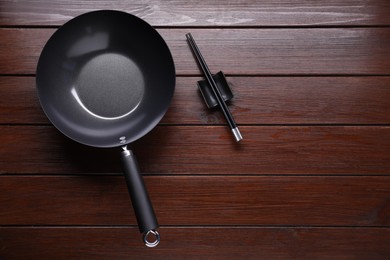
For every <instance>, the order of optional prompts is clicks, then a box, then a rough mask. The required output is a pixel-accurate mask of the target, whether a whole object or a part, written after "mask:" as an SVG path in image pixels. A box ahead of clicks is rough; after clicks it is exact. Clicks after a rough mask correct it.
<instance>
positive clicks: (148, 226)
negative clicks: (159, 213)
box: [122, 148, 160, 247]
mask: <svg viewBox="0 0 390 260" xmlns="http://www.w3.org/2000/svg"><path fill="white" fill-rule="evenodd" d="M122 161H123V167H124V175H125V179H126V184H127V189H128V190H129V194H130V198H131V202H132V204H133V208H134V212H135V216H136V218H137V222H138V227H139V230H140V232H141V233H143V234H144V238H143V239H144V242H145V244H146V246H148V247H154V246H156V245H157V244H158V243H159V241H160V236H159V234H158V232H157V231H155V230H156V229H157V228H158V223H157V218H156V215H155V213H154V210H153V206H152V203H151V201H150V198H149V195H148V192H147V190H146V187H145V184H144V181H143V178H142V175H141V173H140V171H139V167H138V163H137V160H136V159H135V156H134V154H133V152H132V151H130V150H127V149H126V148H123V151H122ZM150 234H153V235H154V236H155V241H153V242H149V240H148V236H149V235H150Z"/></svg>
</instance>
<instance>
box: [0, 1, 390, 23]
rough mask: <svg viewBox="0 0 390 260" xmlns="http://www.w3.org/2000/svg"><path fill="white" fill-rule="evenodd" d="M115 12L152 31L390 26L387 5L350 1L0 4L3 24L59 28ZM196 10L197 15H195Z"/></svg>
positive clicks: (378, 2)
mask: <svg viewBox="0 0 390 260" xmlns="http://www.w3.org/2000/svg"><path fill="white" fill-rule="evenodd" d="M98 9H116V10H122V11H126V12H129V13H131V14H134V15H137V16H138V17H140V18H143V19H145V20H146V21H147V22H149V23H151V24H152V25H154V26H335V25H355V26H357V25H379V26H380V25H389V24H390V19H389V16H388V13H389V12H390V7H389V4H388V2H387V1H386V0H376V1H367V0H360V1H352V0H344V1H340V0H327V1H321V2H318V1H312V0H306V1H299V2H296V1H294V2H286V1H280V0H278V1H272V0H267V1H255V0H251V1H234V2H232V3H227V2H226V1H222V0H218V1H210V2H207V3H206V2H204V3H203V2H191V1H183V0H179V1H161V0H149V1H145V0H143V1H137V2H132V1H119V0H115V1H109V2H107V1H101V0H100V1H96V0H95V1H84V2H80V1H74V0H72V1H60V0H52V1H49V2H47V1H42V0H38V1H37V0H35V1H33V2H31V1H26V0H24V1H10V0H3V1H1V2H0V25H2V26H13V25H18V26H20V25H34V26H37V25H39V26H47V25H61V24H63V23H64V22H66V21H68V20H69V19H71V18H73V17H75V16H77V15H80V14H82V13H85V12H88V11H92V10H98ZM194 10H195V11H194Z"/></svg>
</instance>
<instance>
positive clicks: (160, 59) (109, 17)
mask: <svg viewBox="0 0 390 260" xmlns="http://www.w3.org/2000/svg"><path fill="white" fill-rule="evenodd" d="M36 86H37V90H38V96H39V100H40V103H41V106H42V108H43V110H44V112H45V114H46V115H47V117H48V118H49V120H50V121H51V122H52V123H53V125H54V126H55V127H56V128H57V129H58V130H60V131H61V132H62V133H63V134H65V135H66V136H68V137H69V138H71V139H73V140H75V141H77V142H79V143H82V144H85V145H89V146H94V147H122V152H121V154H122V158H123V164H124V175H125V179H126V183H127V186H128V190H129V194H130V197H131V200H132V204H133V208H134V211H135V215H136V217H137V222H138V226H139V229H140V232H141V233H143V234H144V236H143V239H144V242H145V244H146V245H147V246H149V247H153V246H155V245H157V244H158V242H159V241H160V236H159V234H158V232H157V231H156V229H157V227H158V223H157V219H156V216H155V213H154V210H153V207H152V204H151V202H150V199H149V196H148V193H147V191H146V189H145V185H144V183H143V179H142V176H141V174H140V172H139V169H138V166H137V162H136V160H135V158H134V155H133V153H132V151H131V150H128V149H127V144H129V143H131V142H133V141H135V140H137V139H139V138H141V137H142V136H144V135H145V134H147V133H148V132H149V131H150V130H152V129H153V128H154V127H155V126H156V125H157V124H158V122H159V121H160V120H161V118H162V117H163V116H164V114H165V112H166V111H167V108H168V106H169V104H170V102H171V99H172V96H173V93H174V88H175V67H174V62H173V59H172V55H171V53H170V51H169V49H168V46H167V45H166V43H165V41H164V40H163V38H162V37H161V36H160V35H159V34H158V33H157V31H156V30H154V29H153V28H152V27H151V26H150V25H149V24H147V23H146V22H145V21H143V20H141V19H140V18H137V17H135V16H133V15H130V14H128V13H124V12H120V11H111V10H103V11H94V12H90V13H86V14H83V15H80V16H78V17H76V18H74V19H72V20H70V21H69V22H67V23H65V24H64V25H63V26H61V27H60V28H59V29H58V30H57V31H56V32H55V33H54V34H53V35H52V37H51V38H50V39H49V41H48V42H47V43H46V45H45V47H44V48H43V50H42V53H41V55H40V58H39V61H38V66H37V71H36ZM149 234H153V235H154V236H153V237H152V235H149ZM148 236H149V238H148ZM151 238H152V240H153V241H152V242H150V240H151Z"/></svg>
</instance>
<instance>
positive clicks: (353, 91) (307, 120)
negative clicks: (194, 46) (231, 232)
mask: <svg viewBox="0 0 390 260" xmlns="http://www.w3.org/2000/svg"><path fill="white" fill-rule="evenodd" d="M200 79H201V78H200V77H178V78H177V83H176V90H175V96H174V98H173V101H172V104H171V106H170V108H169V110H168V113H167V114H166V116H165V117H164V119H163V120H162V122H161V123H162V124H205V125H209V124H225V123H226V121H225V118H224V117H223V115H222V113H221V112H220V111H219V110H209V109H207V107H206V105H205V104H204V102H203V99H202V97H201V95H200V93H199V91H198V89H197V87H196V82H197V81H198V80H200ZM228 81H229V82H230V84H231V87H232V90H233V91H234V93H235V97H234V99H233V101H232V102H231V104H230V106H229V107H230V109H231V111H232V113H233V115H234V118H235V119H236V121H237V123H239V124H390V113H388V111H389V109H390V88H389V87H388V86H389V85H390V77H228ZM0 96H1V97H2V102H1V103H0V123H1V124H49V121H48V120H47V119H46V117H45V115H44V113H43V111H42V109H41V108H40V105H39V101H38V98H37V94H36V90H35V78H34V77H7V76H3V77H0Z"/></svg>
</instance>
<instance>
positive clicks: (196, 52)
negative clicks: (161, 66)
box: [186, 33, 243, 142]
mask: <svg viewBox="0 0 390 260" xmlns="http://www.w3.org/2000/svg"><path fill="white" fill-rule="evenodd" d="M186 38H187V41H188V44H189V46H190V47H191V50H192V52H193V53H194V55H195V59H196V61H197V62H198V64H199V66H200V68H201V69H202V71H203V74H204V75H205V77H206V80H207V82H208V83H209V85H210V86H211V89H212V91H213V94H214V96H215V98H216V100H217V103H218V105H219V107H220V108H221V110H222V113H223V114H224V116H225V119H226V121H227V123H228V125H229V127H230V129H231V131H232V133H233V135H234V138H235V139H236V141H237V142H239V141H241V140H242V139H243V138H242V135H241V133H240V130H239V129H238V127H237V124H236V122H235V121H234V119H233V116H232V114H231V113H230V110H229V108H228V106H227V105H226V103H225V101H224V100H223V98H222V94H221V92H220V90H219V89H218V87H217V84H216V83H215V81H214V78H213V76H212V74H211V72H210V70H209V67H208V66H207V64H206V61H205V60H204V58H203V56H202V54H201V53H200V50H199V48H198V46H197V45H196V43H195V40H194V38H193V37H192V35H191V33H187V34H186Z"/></svg>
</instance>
